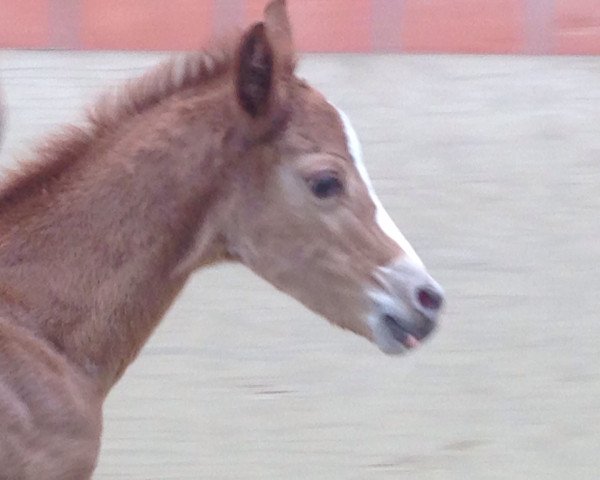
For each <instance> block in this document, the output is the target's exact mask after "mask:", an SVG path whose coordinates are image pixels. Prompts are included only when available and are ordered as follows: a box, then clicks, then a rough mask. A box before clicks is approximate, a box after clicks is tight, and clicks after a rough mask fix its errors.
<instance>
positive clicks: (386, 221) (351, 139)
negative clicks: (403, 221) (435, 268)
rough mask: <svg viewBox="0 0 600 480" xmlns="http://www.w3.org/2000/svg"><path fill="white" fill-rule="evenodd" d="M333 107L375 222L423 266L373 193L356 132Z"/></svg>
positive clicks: (343, 114) (344, 116)
mask: <svg viewBox="0 0 600 480" xmlns="http://www.w3.org/2000/svg"><path fill="white" fill-rule="evenodd" d="M334 108H335V109H336V110H337V111H338V114H339V116H340V119H341V120H342V124H343V125H344V132H345V134H346V141H347V142H348V151H349V152H350V155H352V159H353V160H354V165H356V169H357V170H358V173H359V174H360V176H361V178H362V180H363V181H364V182H365V185H366V186H367V189H368V191H369V195H370V196H371V200H372V201H373V203H374V204H375V208H376V214H375V221H376V222H377V224H378V225H379V227H380V228H381V230H383V232H384V233H385V234H386V235H387V236H388V237H390V238H391V239H392V240H394V241H395V242H396V243H397V244H398V246H399V247H400V248H401V249H402V250H403V251H404V253H405V254H406V255H407V256H408V257H409V258H410V259H412V260H413V261H414V262H416V263H417V264H418V265H421V266H423V262H422V261H421V259H420V258H419V256H418V255H417V252H415V249H414V248H413V247H412V245H411V244H410V243H409V242H408V240H407V239H406V238H405V237H404V235H402V232H400V230H399V229H398V227H397V226H396V224H395V223H394V221H393V220H392V218H391V217H390V215H389V214H388V213H387V212H386V210H385V208H383V205H382V204H381V201H380V200H379V198H378V197H377V194H376V193H375V190H374V189H373V184H372V183H371V178H370V177H369V174H368V173H367V168H366V167H365V164H364V162H363V158H362V147H361V145H360V140H359V139H358V135H357V134H356V131H355V130H354V127H353V126H352V124H351V123H350V119H349V118H348V116H347V115H346V114H345V113H344V112H342V111H341V110H340V109H339V108H337V107H335V106H334Z"/></svg>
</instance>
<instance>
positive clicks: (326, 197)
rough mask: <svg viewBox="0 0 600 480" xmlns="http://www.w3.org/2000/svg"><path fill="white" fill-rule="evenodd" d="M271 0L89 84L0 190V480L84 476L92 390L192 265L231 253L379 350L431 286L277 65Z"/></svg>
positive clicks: (404, 340)
mask: <svg viewBox="0 0 600 480" xmlns="http://www.w3.org/2000/svg"><path fill="white" fill-rule="evenodd" d="M294 66H295V58H294V50H293V45H292V39H291V31H290V26H289V21H288V17H287V12H286V9H285V4H284V1H283V0H275V1H274V2H272V3H271V4H270V5H269V6H268V7H267V8H266V10H265V19H264V22H261V23H258V24H256V25H254V26H253V27H252V28H250V29H249V30H248V31H247V32H246V33H245V34H244V35H243V36H242V37H241V38H240V39H237V40H236V43H235V44H234V45H229V46H226V47H225V48H221V49H217V50H214V51H212V52H209V53H202V54H193V55H188V56H186V57H185V58H184V59H180V60H176V61H172V62H171V63H169V64H167V65H164V66H162V67H161V68H159V69H158V70H156V71H154V72H152V73H150V74H149V75H147V76H145V77H143V78H142V79H140V80H138V81H136V82H134V83H132V84H131V85H129V86H128V87H127V88H126V89H125V91H124V92H123V94H122V95H121V96H119V97H118V98H116V99H115V98H105V99H104V100H103V101H101V102H100V103H99V104H98V105H97V106H96V108H95V109H94V111H93V112H92V114H91V115H90V121H89V125H88V126H87V127H86V128H82V129H75V128H72V129H70V130H68V131H66V132H63V134H62V135H59V136H58V137H56V139H55V140H54V141H53V142H50V144H48V145H46V146H45V147H44V148H42V149H41V150H40V153H39V158H38V159H37V160H36V162H34V163H31V164H26V165H24V166H22V167H21V168H20V170H19V171H18V172H17V173H16V174H13V175H12V176H11V177H10V178H9V179H8V180H7V182H5V184H4V186H3V187H2V188H1V189H0V425H1V434H0V479H2V480H17V479H18V480H41V479H44V480H82V479H89V478H90V476H91V475H92V471H93V469H94V467H95V464H96V457H97V453H98V449H99V445H100V433H101V423H102V403H103V401H104V399H105V397H106V395H107V394H108V392H109V391H110V389H111V387H112V386H113V385H114V384H115V382H116V381H117V380H118V379H119V378H120V377H121V375H122V374H123V372H124V370H125V369H126V368H127V366H128V365H129V364H130V363H131V362H132V361H133V359H134V358H135V357H136V355H137V354H138V352H139V351H140V349H141V348H142V346H143V345H144V342H145V341H146V340H147V339H148V336H149V335H150V334H151V332H152V331H153V329H154V328H155V327H156V325H157V324H158V322H159V321H160V319H161V318H162V316H163V314H164V313H165V311H166V310H167V308H168V307H169V305H170V304H171V303H172V302H173V300H174V298H175V297H176V295H177V294H178V292H179V291H180V290H181V288H182V286H183V285H184V283H185V282H186V280H187V279H188V278H189V276H190V274H191V273H192V272H194V271H195V270H197V269H199V268H201V267H204V266H207V265H211V264H214V263H216V262H220V261H224V260H232V261H238V262H241V263H242V264H244V265H247V266H248V267H249V268H251V269H252V270H253V271H254V272H256V273H257V274H258V275H260V276H262V277H263V278H265V279H266V280H268V281H269V282H270V283H272V284H273V285H274V286H275V287H277V288H278V289H280V290H282V291H284V292H287V293H288V294H290V295H292V296H294V297H295V298H297V299H298V300H300V301H301V302H302V303H303V304H305V305H306V306H307V307H308V308H310V309H312V310H314V311H315V312H318V313H319V314H321V315H323V316H324V317H326V318H327V319H329V320H330V321H331V322H333V323H334V324H337V325H339V326H340V327H343V328H346V329H349V330H351V331H353V332H355V333H357V334H359V335H362V336H364V337H366V338H367V339H370V340H371V341H373V342H374V343H375V344H377V345H378V346H379V348H381V350H383V351H384V352H386V353H390V354H396V353H402V352H404V351H406V350H408V349H411V348H413V347H415V346H417V345H418V344H419V342H420V341H421V340H422V339H423V338H425V337H426V336H427V335H428V334H429V333H430V332H431V331H432V330H433V329H434V327H435V324H436V320H437V317H438V313H439V311H440V307H441V305H442V302H443V296H442V293H441V289H440V287H439V286H438V285H437V284H436V283H435V281H434V280H433V279H432V278H431V277H430V276H429V275H428V274H427V272H426V270H425V268H424V267H423V264H422V262H421V261H420V260H419V258H418V257H417V255H416V254H415V252H414V250H413V249H412V248H411V247H410V245H409V244H408V242H407V241H406V240H405V239H404V238H403V237H402V235H401V233H400V232H399V231H398V229H397V228H396V227H395V225H394V223H393V222H392V220H391V219H390V217H389V216H388V215H387V214H386V213H385V211H384V210H383V207H382V206H381V203H380V202H379V200H378V199H377V197H376V196H375V194H374V192H373V189H372V187H371V183H370V181H369V179H368V176H367V174H366V171H365V167H364V165H363V164H362V160H361V149H360V144H359V142H358V139H357V136H356V133H355V131H354V129H353V128H352V126H351V124H350V122H349V120H348V118H347V117H346V116H345V115H344V114H343V113H342V112H340V111H338V110H337V109H336V108H335V107H333V106H332V105H331V104H330V103H328V102H327V100H326V99H325V98H324V97H323V96H322V95H321V94H319V93H318V92H317V91H315V90H314V89H313V88H311V87H310V86H309V85H308V84H307V83H306V82H304V81H303V80H300V79H299V78H297V77H296V76H295V74H294Z"/></svg>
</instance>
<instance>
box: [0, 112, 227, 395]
mask: <svg viewBox="0 0 600 480" xmlns="http://www.w3.org/2000/svg"><path fill="white" fill-rule="evenodd" d="M187 107H189V101H188V103H187ZM190 111H192V110H186V112H187V114H183V113H182V110H181V107H178V106H177V105H176V104H175V105H173V104H170V105H166V106H164V107H163V108H158V109H154V111H152V112H148V113H146V114H141V115H139V116H137V117H133V118H132V119H130V120H129V121H128V122H127V123H126V124H123V125H122V126H120V127H119V128H118V129H115V130H114V131H113V132H112V133H111V134H108V135H105V136H104V138H99V139H97V140H96V141H94V142H92V143H91V144H90V146H89V148H88V149H87V151H86V152H85V154H84V155H83V156H82V158H79V159H77V160H76V162H75V163H74V164H73V165H71V166H70V167H69V168H68V169H65V171H63V172H62V173H61V175H60V176H59V177H58V179H56V180H54V182H53V183H52V185H51V186H50V187H48V188H37V189H32V191H31V192H30V193H29V194H28V195H27V196H26V197H25V198H23V199H21V200H20V201H19V202H17V203H15V204H11V205H2V204H1V203H0V232H2V233H0V279H1V280H0V313H3V314H4V316H7V315H9V316H10V317H11V318H12V319H14V321H16V322H17V323H18V324H20V325H22V326H25V327H26V328H29V329H30V330H32V331H33V332H34V334H36V335H37V336H39V337H41V338H43V339H45V340H46V341H48V342H49V343H50V344H53V345H54V347H55V348H56V349H57V350H58V351H60V352H62V353H63V354H64V355H65V356H66V357H68V358H69V359H70V360H71V361H72V362H74V363H75V364H77V365H79V366H81V367H82V368H83V369H84V370H85V371H86V372H87V373H88V374H90V375H91V376H94V377H96V378H97V381H98V382H99V383H100V384H101V387H102V388H104V389H106V390H108V388H110V386H112V384H113V383H114V382H115V381H116V380H117V379H118V378H119V377H120V375H121V374H122V373H123V371H124V369H125V368H126V366H127V365H128V364H129V363H130V362H131V361H132V360H133V358H134V357H135V356H136V355H137V353H138V352H139V350H140V348H141V347H142V345H143V344H144V342H145V341H146V339H147V338H148V336H149V335H150V334H151V332H152V330H153V329H154V328H155V326H156V325H157V324H158V322H159V320H160V319H161V317H162V316H163V314H164V312H165V311H166V309H167V308H168V306H169V305H170V304H171V302H172V301H173V299H174V298H175V296H176V295H177V293H178V292H179V291H180V289H181V288H182V286H183V284H184V282H185V280H186V279H187V277H188V276H189V273H191V270H193V269H194V268H195V267H197V266H198V265H203V264H207V263H211V262H214V261H217V260H218V259H219V258H220V255H222V253H223V252H222V245H221V244H220V243H219V240H218V221H217V220H218V218H219V216H220V213H219V209H220V208H224V207H223V205H224V204H225V203H226V202H225V199H224V198H223V195H222V192H223V190H224V188H223V186H222V180H221V179H222V177H223V174H222V169H223V165H222V163H223V159H222V158H220V157H219V155H218V150H217V149H216V147H215V144H216V142H217V143H218V139H219V138H220V137H221V136H222V132H221V131H220V129H219V128H217V127H215V125H212V128H211V129H210V132H209V128H207V125H206V121H207V120H206V119H207V118H208V119H210V112H209V111H207V110H206V108H204V109H203V108H198V109H196V111H197V112H198V114H199V115H198V116H193V115H192V116H190V115H191V114H190ZM186 115H187V116H186ZM140 139H145V140H140ZM32 180H33V182H32V183H33V184H35V183H36V179H32ZM199 245H200V247H199Z"/></svg>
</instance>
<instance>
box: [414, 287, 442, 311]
mask: <svg viewBox="0 0 600 480" xmlns="http://www.w3.org/2000/svg"><path fill="white" fill-rule="evenodd" d="M417 298H418V300H419V303H420V304H421V306H422V307H423V308H425V309H427V310H432V311H437V310H439V309H440V308H441V307H442V303H443V302H444V299H443V297H442V296H441V295H440V294H439V293H437V292H434V291H433V290H430V289H428V288H419V290H418V291H417Z"/></svg>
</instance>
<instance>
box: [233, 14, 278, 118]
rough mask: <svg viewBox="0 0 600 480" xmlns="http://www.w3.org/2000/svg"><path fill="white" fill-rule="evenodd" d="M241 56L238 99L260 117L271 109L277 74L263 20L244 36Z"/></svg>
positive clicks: (243, 107) (246, 110) (239, 60)
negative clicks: (274, 80) (274, 79)
mask: <svg viewBox="0 0 600 480" xmlns="http://www.w3.org/2000/svg"><path fill="white" fill-rule="evenodd" d="M238 57H239V58H238V69H237V79H236V89H237V97H238V102H239V104H240V106H241V107H242V109H243V110H244V111H245V112H246V113H248V114H249V115H250V116H251V117H253V118H256V117H260V116H262V115H264V114H265V113H266V112H267V111H268V110H269V106H270V103H271V98H272V96H273V88H274V86H273V83H274V82H273V78H274V73H275V72H274V63H275V62H274V53H273V48H272V47H271V44H270V42H269V38H268V36H267V32H266V28H265V25H264V24H263V23H262V22H261V23H257V24H255V25H254V26H253V27H252V28H250V30H249V31H248V32H247V33H246V34H245V35H244V37H243V38H242V42H241V44H240V48H239V53H238Z"/></svg>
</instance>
